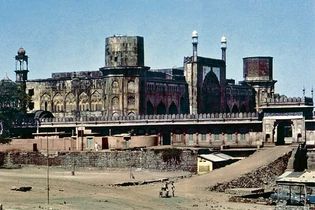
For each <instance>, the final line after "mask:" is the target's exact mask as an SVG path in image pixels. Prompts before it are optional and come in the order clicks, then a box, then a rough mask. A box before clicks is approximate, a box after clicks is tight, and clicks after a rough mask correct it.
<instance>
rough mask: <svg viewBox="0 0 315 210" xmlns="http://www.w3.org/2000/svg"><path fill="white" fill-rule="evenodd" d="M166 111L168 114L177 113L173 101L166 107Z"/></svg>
mask: <svg viewBox="0 0 315 210" xmlns="http://www.w3.org/2000/svg"><path fill="white" fill-rule="evenodd" d="M168 113H169V114H178V109H177V106H176V104H175V103H174V101H173V102H172V103H171V105H170V106H169V108H168Z"/></svg>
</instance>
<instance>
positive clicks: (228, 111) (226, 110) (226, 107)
mask: <svg viewBox="0 0 315 210" xmlns="http://www.w3.org/2000/svg"><path fill="white" fill-rule="evenodd" d="M225 112H226V113H230V112H231V110H230V107H229V105H227V104H226V105H225Z"/></svg>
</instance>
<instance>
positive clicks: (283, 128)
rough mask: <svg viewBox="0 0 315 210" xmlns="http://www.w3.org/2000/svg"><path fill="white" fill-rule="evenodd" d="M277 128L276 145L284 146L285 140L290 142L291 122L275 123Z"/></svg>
mask: <svg viewBox="0 0 315 210" xmlns="http://www.w3.org/2000/svg"><path fill="white" fill-rule="evenodd" d="M276 124H277V125H276V126H275V127H276V128H277V142H276V145H284V144H285V142H286V139H290V140H292V121H291V120H283V121H277V122H276Z"/></svg>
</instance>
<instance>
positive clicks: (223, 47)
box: [221, 36, 227, 63]
mask: <svg viewBox="0 0 315 210" xmlns="http://www.w3.org/2000/svg"><path fill="white" fill-rule="evenodd" d="M226 46H227V44H226V37H225V36H222V37H221V50H222V60H224V62H225V63H226Z"/></svg>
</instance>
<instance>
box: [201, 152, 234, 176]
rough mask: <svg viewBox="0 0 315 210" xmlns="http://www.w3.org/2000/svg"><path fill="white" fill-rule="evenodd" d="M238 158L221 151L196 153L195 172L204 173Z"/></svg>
mask: <svg viewBox="0 0 315 210" xmlns="http://www.w3.org/2000/svg"><path fill="white" fill-rule="evenodd" d="M237 160H238V158H235V157H232V156H230V155H226V154H223V153H212V154H201V155H198V163H197V170H198V171H197V173H198V174H205V173H209V172H210V171H212V170H214V169H216V168H221V167H223V166H226V165H228V164H231V163H233V162H235V161H237Z"/></svg>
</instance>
